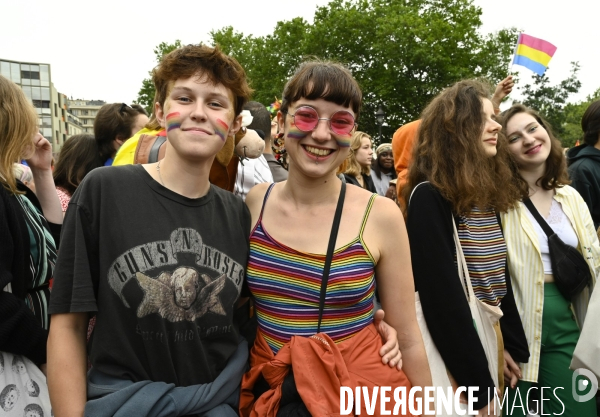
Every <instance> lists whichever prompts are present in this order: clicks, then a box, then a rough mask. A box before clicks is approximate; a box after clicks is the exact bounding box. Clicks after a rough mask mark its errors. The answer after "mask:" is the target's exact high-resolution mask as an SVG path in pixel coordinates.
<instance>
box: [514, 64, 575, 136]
mask: <svg viewBox="0 0 600 417" xmlns="http://www.w3.org/2000/svg"><path fill="white" fill-rule="evenodd" d="M578 72H579V63H578V62H571V75H570V76H569V77H568V78H566V79H564V80H562V81H561V82H560V83H559V84H558V85H555V86H552V85H550V79H549V78H548V77H547V76H546V74H544V75H541V76H540V75H534V76H533V84H526V85H525V86H524V87H523V95H524V96H525V97H526V98H525V99H524V100H523V104H524V105H526V106H527V107H531V108H532V109H535V110H537V111H538V112H539V113H540V114H541V115H542V116H543V117H544V119H546V120H547V121H548V123H550V125H551V127H552V131H553V132H554V133H555V134H556V136H558V137H559V138H563V135H564V134H565V133H566V125H565V124H566V122H567V120H566V114H565V111H564V110H565V106H566V105H567V99H568V98H569V96H570V95H571V94H575V93H577V92H578V91H579V89H580V88H581V82H580V81H579V79H578V78H577V73H578ZM582 114H583V113H582ZM580 120H581V119H580ZM566 142H567V141H563V146H572V145H573V143H575V141H573V143H566ZM568 142H570V140H569V141H568Z"/></svg>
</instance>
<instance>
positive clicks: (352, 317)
mask: <svg viewBox="0 0 600 417" xmlns="http://www.w3.org/2000/svg"><path fill="white" fill-rule="evenodd" d="M183 62H185V63H186V64H185V65H182V63H183ZM153 81H154V83H155V86H156V89H157V93H156V98H155V102H156V105H155V109H154V111H153V113H152V114H151V115H150V117H148V115H147V114H146V112H145V110H144V109H143V108H142V107H140V106H139V105H136V104H132V105H131V106H130V105H127V104H125V103H113V104H106V105H104V106H103V107H102V108H101V109H100V111H99V112H98V115H97V117H96V120H95V123H94V135H88V134H82V135H75V136H73V137H71V138H69V139H68V140H67V141H66V142H65V143H64V145H63V147H62V149H61V151H60V154H59V155H56V160H54V158H53V156H52V152H51V145H50V143H49V142H48V141H47V140H46V139H44V138H43V137H42V136H41V135H40V134H39V133H38V128H37V116H36V114H35V110H34V108H33V107H32V105H31V103H30V102H28V101H27V99H26V98H25V96H24V94H23V93H22V92H21V91H20V89H19V88H18V87H17V86H16V85H15V84H14V83H12V82H11V81H9V80H6V79H5V78H3V77H0V183H1V185H2V186H1V187H0V241H1V242H3V243H2V245H1V247H0V288H1V289H2V290H3V291H1V292H0V407H1V408H2V409H3V410H4V412H6V413H8V412H11V411H12V410H13V409H14V410H19V414H18V415H26V416H44V415H50V412H51V411H50V410H51V408H53V409H54V415H56V416H57V417H58V416H63V415H64V416H67V415H82V413H83V410H84V409H85V412H86V413H87V414H89V415H142V414H143V415H156V416H162V415H192V414H194V415H203V416H213V415H215V416H216V415H221V416H227V415H238V414H239V415H243V416H250V415H273V416H274V415H277V416H305V415H307V416H308V415H311V414H312V415H326V411H325V410H327V413H330V412H331V413H333V412H336V411H335V410H336V407H338V408H337V410H338V411H337V412H339V404H340V403H339V386H341V385H345V384H348V385H351V386H358V385H362V386H369V387H375V386H404V387H407V389H410V387H411V386H428V385H432V384H433V385H436V386H439V385H444V384H451V386H453V387H456V386H466V387H478V389H479V392H480V393H485V394H484V395H481V396H480V397H479V399H478V400H477V401H476V402H475V408H476V409H477V410H479V415H486V416H487V415H496V414H494V413H493V412H492V411H490V408H492V409H493V405H494V400H493V399H492V400H491V401H490V400H489V397H488V396H487V395H486V394H487V393H493V392H494V391H495V390H499V392H501V393H504V388H506V389H507V391H506V392H507V398H508V404H511V405H512V404H514V403H515V401H517V400H516V396H519V395H522V393H523V392H529V391H530V390H531V388H532V387H551V388H552V390H554V391H553V392H554V394H553V395H552V396H551V397H546V398H541V400H546V401H545V403H543V402H542V403H543V404H544V407H545V409H544V410H545V411H546V412H550V413H555V414H556V415H558V414H559V413H560V412H561V408H562V409H564V410H566V412H565V414H564V415H570V416H582V417H595V416H596V415H597V407H596V399H595V397H590V398H588V399H587V400H586V401H581V402H580V401H578V400H577V399H576V398H574V396H573V395H572V392H571V389H570V387H571V380H572V378H573V372H574V369H575V368H576V367H579V368H580V367H585V368H586V369H589V370H591V371H592V372H593V373H595V375H596V376H597V377H599V378H600V341H599V339H598V337H597V335H596V333H597V329H598V325H600V295H599V291H598V289H595V284H596V280H597V277H598V274H599V273H600V244H599V241H598V235H597V233H598V232H597V231H599V230H600V141H599V139H600V101H597V102H594V103H592V104H591V105H590V106H589V108H588V109H587V111H586V112H585V114H584V116H583V119H582V128H583V131H584V137H583V138H582V141H583V144H582V145H580V146H577V147H575V148H572V149H569V150H568V151H567V152H566V154H565V152H564V150H563V148H562V146H561V143H560V141H559V139H558V138H556V137H555V136H554V135H553V133H552V130H551V128H550V126H549V125H548V124H547V123H546V122H545V121H544V119H543V118H542V117H541V116H540V115H539V114H538V113H537V112H536V109H530V108H527V107H525V106H523V105H520V104H513V105H512V106H510V107H509V108H508V109H507V110H505V111H503V112H501V111H500V105H501V103H502V102H503V100H505V98H506V97H507V96H508V95H509V94H510V92H511V90H512V88H513V86H514V83H513V80H512V77H510V76H508V77H507V78H506V79H504V80H502V81H500V82H499V83H498V84H497V85H496V86H495V87H494V88H491V87H490V86H489V85H487V84H486V83H484V82H482V81H478V80H462V81H459V82H457V83H455V84H453V85H451V86H448V87H447V88H446V89H444V90H443V91H442V92H440V93H439V95H438V96H436V97H435V98H434V99H433V100H432V101H431V103H430V104H429V105H428V106H427V107H426V108H425V109H423V112H422V114H421V117H420V119H419V120H417V121H413V122H411V123H408V124H406V125H403V126H401V127H399V128H398V130H397V131H396V132H395V134H394V135H393V138H391V142H390V143H380V144H378V145H377V146H374V143H373V140H372V137H371V136H370V135H369V134H368V133H366V132H363V131H360V130H359V126H360V117H359V116H360V109H361V103H362V100H363V92H362V91H361V89H360V87H359V86H358V83H357V82H356V81H355V80H354V78H353V77H352V74H351V73H350V72H349V71H348V70H347V69H346V68H345V67H343V66H342V65H340V64H336V63H332V62H324V61H307V62H304V63H302V64H301V65H300V66H299V68H298V69H297V70H296V72H295V73H294V75H293V76H292V77H291V78H290V80H289V81H288V82H287V84H286V86H285V89H284V91H283V95H282V100H281V101H280V102H276V103H273V104H272V105H271V106H269V107H266V106H264V105H263V104H261V103H257V102H253V101H249V98H250V96H251V89H250V87H249V86H248V83H247V80H246V78H245V74H244V71H243V69H242V68H241V67H240V66H239V64H238V63H237V62H236V61H235V60H234V59H232V58H230V57H228V56H226V55H224V54H223V53H222V52H221V51H220V50H218V48H217V49H213V48H209V47H206V46H195V45H188V46H186V47H183V48H180V49H177V50H175V51H173V52H171V53H170V54H169V55H167V56H166V57H165V59H163V61H161V63H160V64H159V65H158V66H157V68H155V69H154V71H153ZM63 218H64V225H63ZM61 230H62V233H61ZM557 240H559V241H560V242H559V243H556V241H557ZM561 245H562V246H561ZM556 248H560V250H561V251H564V252H565V253H567V252H569V248H570V250H571V251H570V252H569V256H571V257H572V258H573V259H575V261H574V262H575V263H577V262H579V264H578V265H579V269H576V267H574V266H569V267H565V266H564V264H561V263H559V261H558V260H557V259H558V257H559V255H562V254H563V252H560V253H558V252H557V251H558V250H559V249H556ZM565 256H566V255H565ZM575 270H576V271H577V273H578V275H575V273H574V272H573V271H575ZM474 300H475V301H477V303H478V304H477V303H474ZM476 304H477V305H476ZM474 306H475V307H474ZM474 308H476V309H478V310H479V311H486V312H488V313H489V314H490V315H491V316H493V317H495V319H493V320H491V322H490V333H487V334H484V333H485V332H484V331H483V330H482V329H481V328H479V327H477V326H474V325H473V323H474V320H475V319H474V316H473V315H474V314H475V313H474V310H473V309H474ZM51 318H52V320H51ZM50 323H52V325H50ZM49 331H50V336H49ZM300 336H301V337H300ZM428 341H429V342H428ZM47 346H48V347H47ZM328 355H329V356H328ZM434 355H435V358H439V360H440V361H441V362H439V363H436V362H435V361H434V360H433V359H432V358H433V357H434ZM47 363H48V364H49V365H48V367H47V366H46V364H47ZM248 363H249V364H250V365H251V366H250V370H249V371H248V372H246V370H247V369H246V365H247V364H248ZM440 363H441V365H440ZM575 364H576V365H577V366H574V365H575ZM440 366H441V368H440ZM307 368H310V369H311V372H313V374H312V375H308V374H307V373H306V372H304V371H303V369H307ZM440 369H442V371H443V372H440ZM88 370H89V374H88ZM317 380H318V381H320V382H319V383H318V384H317V383H316V382H315V381H317ZM557 388H560V389H558V390H556V389H557ZM336 389H337V390H338V391H336ZM323 392H327V393H328V395H323V394H322V393H323ZM520 393H521V394H520ZM538 395H540V394H539V391H538ZM542 396H543V391H542ZM149 398H151V400H149ZM532 398H534V399H535V397H532ZM537 398H538V399H539V397H537ZM51 400H52V406H51V405H50V401H51ZM336 401H337V402H336ZM521 402H523V400H521ZM538 403H539V402H538ZM529 405H531V404H528V403H527V400H525V404H524V407H521V408H517V409H516V410H515V409H514V408H513V407H505V408H504V409H503V411H502V413H503V415H505V416H509V415H522V416H527V415H528V414H529V411H528V409H527V407H528V406H529ZM23 413H24V414H23ZM87 414H86V415H87ZM15 415H17V414H15ZM407 415H408V414H407ZM498 415H499V414H498Z"/></svg>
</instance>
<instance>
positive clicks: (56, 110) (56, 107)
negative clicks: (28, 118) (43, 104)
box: [54, 103, 58, 117]
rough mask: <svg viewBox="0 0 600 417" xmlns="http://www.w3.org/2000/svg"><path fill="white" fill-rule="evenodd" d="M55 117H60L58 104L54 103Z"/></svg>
mask: <svg viewBox="0 0 600 417" xmlns="http://www.w3.org/2000/svg"><path fill="white" fill-rule="evenodd" d="M54 117H58V106H57V105H56V103H54Z"/></svg>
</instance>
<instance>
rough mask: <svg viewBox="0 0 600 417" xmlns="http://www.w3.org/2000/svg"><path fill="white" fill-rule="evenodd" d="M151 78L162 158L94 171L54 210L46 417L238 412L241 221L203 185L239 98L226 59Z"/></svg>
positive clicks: (171, 67) (186, 53)
mask: <svg viewBox="0 0 600 417" xmlns="http://www.w3.org/2000/svg"><path fill="white" fill-rule="evenodd" d="M153 81H154V84H155V86H156V90H157V93H156V98H155V101H156V103H155V109H154V117H155V119H156V122H157V123H159V124H160V126H162V127H163V128H165V129H166V131H167V136H168V141H167V143H166V146H167V148H166V155H165V157H164V159H162V160H161V161H160V162H158V163H154V164H148V165H128V166H121V167H105V168H98V169H96V170H94V171H93V172H91V173H90V174H88V175H87V176H86V178H85V179H84V181H83V182H82V183H81V184H80V186H79V188H78V189H77V191H76V192H75V194H74V195H73V197H72V199H71V202H70V205H69V209H68V210H67V213H66V217H65V220H64V226H63V235H62V239H63V240H62V246H61V249H60V254H59V257H58V261H57V265H56V269H55V274H54V276H55V280H54V287H53V291H52V297H51V300H50V313H51V314H52V324H51V327H50V335H49V340H48V384H49V387H50V393H51V401H52V406H53V409H54V414H55V415H56V416H71V415H83V413H84V411H85V414H86V415H94V416H104V415H106V416H108V415H110V416H112V415H132V416H133V415H136V416H137V415H140V416H141V415H148V414H150V412H151V411H152V413H153V414H152V415H156V416H159V415H190V414H202V415H219V416H229V415H232V416H234V415H237V412H236V407H237V402H238V399H239V391H238V386H239V383H240V381H241V377H242V374H243V372H244V370H245V367H246V363H247V358H248V348H247V344H246V342H241V343H240V340H243V339H242V338H240V336H239V329H238V326H237V324H236V321H235V320H234V317H233V316H234V310H235V306H236V303H237V302H238V300H239V298H240V294H241V292H242V286H243V283H244V278H245V268H246V262H247V257H248V236H249V232H250V215H249V212H248V209H247V208H246V206H245V205H244V204H243V202H242V200H241V199H239V198H237V197H235V196H234V195H233V194H232V193H230V192H227V191H224V190H222V189H220V188H217V187H215V186H212V185H211V184H210V183H209V179H208V178H209V171H210V168H211V165H212V162H213V160H214V158H215V155H216V154H217V153H218V152H219V150H220V149H221V148H222V147H223V146H224V143H225V140H226V139H227V137H229V136H231V135H234V134H235V133H236V132H237V131H238V130H239V129H240V127H241V120H242V118H241V116H240V112H241V110H242V107H243V105H244V103H245V102H246V101H247V100H248V98H249V95H250V92H251V91H250V88H249V87H248V84H247V81H246V76H245V73H244V70H243V69H242V67H241V66H240V65H239V64H238V63H237V62H236V61H235V60H234V59H233V58H230V57H228V56H226V55H225V54H223V53H222V52H221V51H220V50H219V49H218V48H210V47H207V46H198V45H188V46H185V47H183V48H180V49H177V50H175V51H173V52H171V53H170V54H168V55H167V56H165V57H164V58H163V59H162V61H161V62H160V64H159V65H158V66H157V67H156V68H155V69H154V71H153ZM154 117H153V118H154ZM91 315H96V327H95V328H94V332H93V334H92V337H91V340H90V342H89V345H88V347H87V348H88V349H87V350H86V342H85V341H86V329H87V323H88V320H89V318H90V316H91ZM88 354H89V359H90V361H91V364H92V368H91V370H90V372H89V374H88V375H87V378H86V371H87V358H88Z"/></svg>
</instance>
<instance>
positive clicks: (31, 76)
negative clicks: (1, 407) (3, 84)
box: [21, 70, 40, 80]
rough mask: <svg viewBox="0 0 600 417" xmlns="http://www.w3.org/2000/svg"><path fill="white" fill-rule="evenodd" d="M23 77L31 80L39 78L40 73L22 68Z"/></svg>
mask: <svg viewBox="0 0 600 417" xmlns="http://www.w3.org/2000/svg"><path fill="white" fill-rule="evenodd" d="M21 78H29V79H30V80H39V79H40V73H39V72H34V71H24V70H21Z"/></svg>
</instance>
